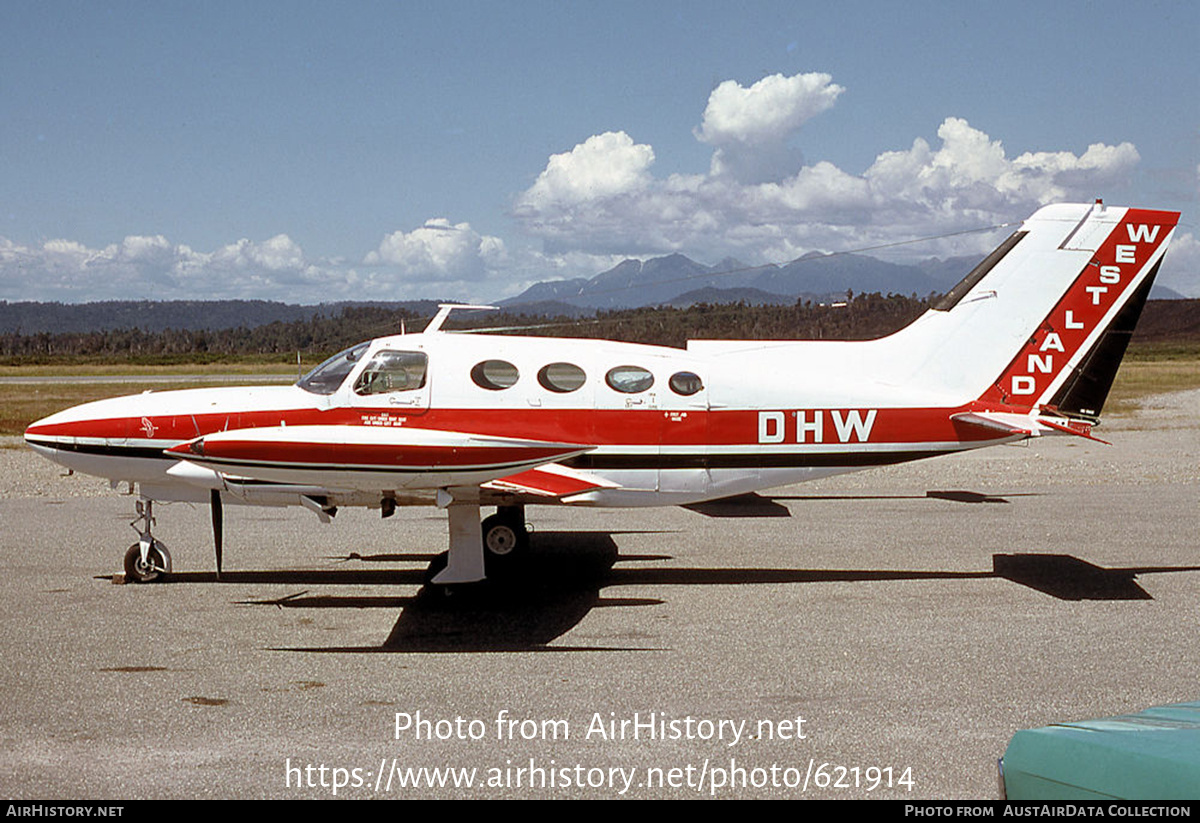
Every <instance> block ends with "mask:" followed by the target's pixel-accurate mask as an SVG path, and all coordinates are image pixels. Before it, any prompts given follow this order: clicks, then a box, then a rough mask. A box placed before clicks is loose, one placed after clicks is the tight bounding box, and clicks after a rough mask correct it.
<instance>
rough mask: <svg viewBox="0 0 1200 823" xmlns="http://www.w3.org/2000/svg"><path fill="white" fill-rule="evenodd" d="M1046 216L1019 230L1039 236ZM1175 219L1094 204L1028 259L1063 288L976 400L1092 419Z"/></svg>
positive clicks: (1105, 394) (1174, 216) (1169, 215)
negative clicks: (1052, 245)
mask: <svg viewBox="0 0 1200 823" xmlns="http://www.w3.org/2000/svg"><path fill="white" fill-rule="evenodd" d="M1045 211H1046V209H1043V210H1042V211H1040V212H1038V214H1036V215H1034V216H1033V217H1032V218H1030V220H1029V221H1027V223H1026V227H1025V228H1026V229H1027V230H1032V231H1038V226H1037V223H1038V221H1039V217H1040V216H1041V215H1042V214H1043V212H1045ZM1178 220H1179V214H1178V212H1166V211H1151V210H1149V209H1125V208H1105V207H1104V206H1103V205H1101V204H1099V203H1097V204H1096V205H1095V206H1093V207H1092V208H1091V209H1089V210H1087V212H1086V213H1085V214H1084V215H1083V217H1082V219H1081V220H1079V222H1078V223H1077V224H1076V225H1075V226H1074V227H1073V228H1070V230H1069V231H1068V232H1067V233H1066V235H1065V237H1063V238H1062V240H1061V242H1060V243H1059V244H1058V246H1057V248H1055V249H1053V250H1051V251H1048V252H1047V253H1046V254H1041V255H1038V256H1037V257H1035V258H1031V259H1030V260H1029V261H1028V262H1027V263H1026V265H1031V266H1034V267H1035V269H1034V272H1033V273H1034V274H1040V272H1038V271H1037V267H1039V266H1040V267H1042V268H1043V269H1044V274H1045V276H1046V278H1047V282H1054V281H1055V280H1058V281H1059V282H1063V283H1065V284H1066V285H1065V288H1062V287H1060V291H1059V294H1058V297H1057V300H1055V302H1054V304H1053V307H1052V308H1051V309H1050V310H1049V312H1048V313H1046V314H1045V315H1044V316H1043V317H1042V318H1041V320H1040V322H1036V323H1035V325H1034V326H1033V327H1032V328H1031V329H1030V330H1029V333H1028V336H1027V338H1026V339H1025V341H1024V342H1023V343H1022V344H1021V345H1020V346H1019V347H1018V349H1017V353H1016V356H1015V357H1012V359H1011V360H1010V361H1009V362H1008V365H1007V366H1006V367H1005V368H1004V369H1003V371H1001V373H1000V375H999V376H998V377H997V378H996V380H995V381H994V383H993V384H992V385H991V386H990V387H989V388H988V389H987V390H986V391H984V392H983V394H982V395H981V396H980V398H979V400H980V401H981V402H982V403H984V404H998V405H1003V406H1005V407H1020V408H1044V409H1049V410H1053V411H1057V412H1059V413H1062V414H1065V415H1068V416H1072V417H1080V418H1084V419H1089V420H1095V419H1096V418H1098V417H1099V415H1100V411H1101V409H1102V408H1103V406H1104V401H1105V398H1107V397H1108V391H1109V389H1110V388H1111V386H1112V382H1113V378H1114V377H1115V376H1116V373H1117V368H1118V366H1120V363H1121V358H1122V357H1123V356H1124V354H1125V349H1126V347H1127V346H1128V344H1129V339H1130V337H1131V336H1132V334H1133V330H1134V327H1135V326H1136V325H1137V320H1138V317H1139V316H1140V315H1141V312H1142V307H1143V306H1144V305H1145V303H1146V298H1147V296H1148V295H1149V293H1150V288H1151V286H1152V284H1153V282H1154V277H1155V275H1156V274H1157V273H1158V267H1159V265H1160V263H1161V262H1162V257H1163V254H1164V252H1165V251H1166V248H1167V244H1168V243H1169V241H1170V237H1171V235H1172V233H1173V231H1174V229H1175V225H1176V223H1177V222H1178ZM1031 224H1032V225H1031ZM1059 230H1060V231H1061V230H1062V227H1061V226H1060V228H1059ZM1064 275H1066V276H1065V277H1064ZM989 279H990V278H989V277H985V278H983V279H982V280H981V281H980V282H979V283H978V286H979V287H983V288H986V287H987V285H988V280H989ZM1014 296H1015V297H1019V295H1014ZM1010 351H1011V350H1010Z"/></svg>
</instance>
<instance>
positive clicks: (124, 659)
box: [0, 393, 1200, 800]
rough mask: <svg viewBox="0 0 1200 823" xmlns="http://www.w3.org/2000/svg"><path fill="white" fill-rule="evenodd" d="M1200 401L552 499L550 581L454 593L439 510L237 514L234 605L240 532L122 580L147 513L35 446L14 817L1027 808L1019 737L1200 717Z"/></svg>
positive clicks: (19, 497)
mask: <svg viewBox="0 0 1200 823" xmlns="http://www.w3.org/2000/svg"><path fill="white" fill-rule="evenodd" d="M1197 401H1200V395H1197V394H1196V393H1190V394H1183V395H1172V396H1169V397H1164V398H1156V399H1154V401H1153V402H1152V403H1151V404H1150V406H1149V408H1147V409H1146V410H1145V411H1144V412H1143V413H1141V414H1139V415H1138V416H1136V417H1133V418H1126V419H1124V420H1118V421H1116V425H1114V426H1109V427H1107V428H1106V429H1105V430H1104V433H1102V436H1105V437H1106V439H1111V440H1113V442H1114V445H1112V446H1103V445H1100V444H1096V443H1091V442H1087V441H1084V440H1082V439H1078V438H1047V439H1045V440H1044V441H1041V442H1037V443H1035V444H1033V445H1031V446H1029V447H1004V448H998V449H992V450H989V451H984V452H979V453H974V454H969V455H961V456H956V457H949V458H939V459H936V460H933V461H928V462H925V463H918V464H912V465H909V466H900V467H893V468H890V469H886V470H877V471H870V472H864V473H860V474H855V475H848V476H844V477H841V478H834V479H832V480H828V481H822V482H819V483H811V484H806V485H801V486H793V487H788V488H784V489H779V490H774V491H771V492H765V493H763V494H762V495H760V496H758V497H757V498H753V499H748V500H742V501H737V502H734V503H726V504H721V505H711V506H708V507H704V511H694V510H685V509H649V510H620V511H603V510H568V509H565V508H552V507H541V508H530V509H529V510H528V520H529V521H530V522H531V523H532V524H533V525H534V527H535V528H536V533H535V535H534V537H533V543H532V547H531V555H530V559H529V562H528V564H527V565H524V566H521V567H518V568H516V569H514V570H513V573H512V576H511V577H509V578H507V579H504V580H497V581H493V582H491V583H489V584H487V585H486V586H483V587H479V588H478V589H477V590H468V591H460V592H457V593H455V594H453V595H451V596H449V597H447V596H445V595H443V594H441V593H440V592H437V591H435V590H433V589H432V588H430V587H427V586H425V585H424V583H423V581H424V579H425V576H426V574H427V572H428V569H429V567H430V563H431V562H433V561H434V558H435V557H436V556H437V554H438V553H439V552H441V551H443V549H444V547H445V542H446V524H445V517H444V515H443V513H441V512H439V511H437V510H434V509H410V510H404V509H402V510H400V511H399V512H398V513H397V514H396V516H395V517H393V518H390V519H388V520H381V519H380V518H379V513H378V512H362V511H344V512H342V513H340V514H339V515H338V516H337V518H336V520H335V521H334V523H333V524H331V525H328V526H322V525H320V524H318V522H317V520H316V518H315V517H314V516H313V515H312V514H310V513H309V512H307V511H303V510H290V509H289V510H284V509H251V508H241V507H233V506H230V507H227V508H226V519H225V536H226V539H225V543H226V545H225V570H226V573H225V575H224V576H223V579H222V580H221V581H220V582H217V581H216V580H215V578H214V575H213V573H212V569H213V559H212V547H211V535H210V533H209V523H208V512H207V510H206V509H205V508H204V507H191V506H187V505H181V504H177V505H172V506H160V507H157V508H156V515H157V518H158V524H157V527H156V535H157V536H158V537H159V538H160V539H162V540H164V541H165V542H166V543H167V545H168V546H169V547H170V548H171V550H172V553H173V555H174V560H175V568H176V572H177V573H176V574H175V575H173V576H172V578H171V580H170V581H168V582H164V583H161V584H153V585H123V586H118V585H114V584H113V583H112V582H111V580H110V577H111V576H112V575H113V574H114V573H116V572H119V571H120V566H121V557H122V555H123V553H124V550H125V549H126V547H128V546H129V544H130V543H131V542H133V541H134V539H135V534H134V532H133V531H132V530H131V529H130V528H129V526H128V525H127V524H128V522H129V521H130V520H132V519H133V499H132V498H129V497H122V496H121V495H119V494H116V493H113V492H111V491H110V490H109V489H108V488H107V485H106V484H105V483H104V482H103V481H100V480H96V479H93V478H85V477H78V476H75V477H68V478H60V477H59V476H58V471H59V470H58V469H57V468H56V467H55V466H52V465H51V464H49V463H47V462H45V461H42V460H40V459H39V458H37V457H36V456H35V455H34V454H32V453H31V452H29V451H27V450H25V449H23V448H19V447H18V448H5V449H0V527H2V529H0V534H2V538H0V539H2V540H3V548H4V553H3V558H4V560H3V568H4V571H5V573H4V575H3V578H2V579H0V615H2V617H3V619H2V621H0V650H2V653H3V666H0V697H2V699H3V701H4V709H3V711H2V712H0V741H2V742H0V794H3V795H4V796H6V797H9V798H40V799H96V798H104V799H116V800H122V799H134V798H192V797H204V798H324V797H333V796H335V792H336V796H337V797H339V798H340V797H348V798H387V797H391V798H401V797H439V798H440V797H537V798H570V797H598V798H609V797H612V798H617V797H661V798H692V797H708V796H717V797H811V798H865V797H879V798H891V799H904V798H914V799H918V798H919V799H955V798H976V799H993V798H995V797H996V796H997V780H996V760H997V758H998V757H1000V756H1001V755H1002V754H1003V752H1004V747H1005V746H1006V744H1007V742H1008V740H1009V738H1010V737H1011V736H1012V734H1013V733H1014V732H1015V731H1017V730H1018V729H1022V728H1027V727H1034V726H1041V725H1046V724H1049V723H1054V722H1058V721H1067V720H1078V719H1084V718H1090V717H1101V716H1107V715H1112V714H1119V713H1126V712H1133V711H1139V710H1141V709H1144V708H1146V707H1148V706H1151V705H1156V704H1163V703H1173V702H1181V701H1192V700H1200V681H1198V680H1197V676H1196V674H1197V672H1198V671H1200V645H1198V644H1197V643H1196V637H1197V629H1198V628H1200V627H1198V623H1200V610H1198V609H1197V602H1198V600H1200V550H1198V546H1197V539H1196V535H1198V534H1200V506H1198V505H1197V504H1198V500H1200V426H1198V425H1197V424H1196V423H1195V421H1194V420H1193V419H1192V416H1191V414H1192V412H1193V411H1194V409H1195V408H1196V406H1197ZM444 769H453V770H455V771H453V772H448V771H443V770H444ZM435 770H436V771H435ZM439 781H444V782H445V784H446V785H438V783H439ZM431 782H432V783H433V784H434V785H430V784H431ZM468 782H470V784H471V785H470V786H467V785H466V784H467V783H468ZM405 783H407V784H408V785H402V784H405ZM413 783H417V784H418V785H415V786H414V785H412V784H413ZM456 783H457V784H456Z"/></svg>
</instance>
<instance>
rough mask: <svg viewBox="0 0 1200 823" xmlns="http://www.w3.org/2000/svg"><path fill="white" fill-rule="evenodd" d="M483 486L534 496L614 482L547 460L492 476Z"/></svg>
mask: <svg viewBox="0 0 1200 823" xmlns="http://www.w3.org/2000/svg"><path fill="white" fill-rule="evenodd" d="M483 488H485V489H490V490H492V491H504V492H520V493H524V494H532V495H536V496H538V497H558V498H565V497H570V496H571V495H576V494H582V493H583V492H589V491H593V490H594V489H615V488H617V484H616V483H610V482H609V481H607V480H604V479H603V478H600V477H597V476H595V475H593V474H588V473H587V472H581V471H578V470H576V469H572V468H570V467H568V466H563V465H561V464H559V463H549V464H547V465H545V466H538V467H537V468H534V469H528V470H526V471H523V472H518V473H516V474H510V475H508V476H507V477H501V478H498V479H496V480H492V481H490V482H488V483H485V484H483Z"/></svg>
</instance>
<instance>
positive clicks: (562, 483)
mask: <svg viewBox="0 0 1200 823" xmlns="http://www.w3.org/2000/svg"><path fill="white" fill-rule="evenodd" d="M1178 219H1179V214H1178V213H1177V212H1166V211H1151V210H1146V209H1133V208H1116V207H1111V206H1108V207H1106V206H1104V205H1103V204H1102V203H1101V202H1100V201H1097V202H1096V203H1095V204H1094V205H1087V204H1083V205H1071V204H1063V205H1053V206H1047V207H1045V208H1042V209H1040V210H1039V211H1038V212H1037V213H1036V214H1034V215H1033V216H1032V217H1030V218H1029V219H1028V220H1027V221H1025V223H1024V224H1023V225H1022V227H1021V229H1020V230H1019V231H1017V232H1016V233H1014V234H1013V235H1012V236H1011V237H1009V238H1008V239H1007V240H1005V241H1004V242H1003V243H1002V244H1001V245H1000V247H999V248H997V249H996V250H995V251H994V252H992V253H991V254H990V255H988V256H987V258H985V259H984V260H983V261H982V262H981V263H980V264H979V265H978V266H976V268H975V269H974V270H973V271H971V272H970V273H969V274H968V275H967V276H966V278H965V279H964V280H963V281H962V282H961V283H959V284H958V285H957V286H955V287H954V288H953V289H952V290H951V291H950V292H949V293H948V294H947V295H946V296H945V297H944V298H943V299H942V300H941V302H939V303H938V304H937V305H936V306H934V307H933V308H932V309H930V310H929V311H928V312H926V313H925V314H924V315H923V316H921V317H920V318H918V319H917V320H916V321H914V322H913V323H912V324H911V325H909V326H908V327H906V328H904V329H902V330H900V331H899V332H896V333H895V334H892V335H890V336H888V337H884V338H881V339H878V340H870V341H863V342H818V341H761V340H754V341H717V340H694V341H690V342H689V343H688V344H687V348H686V349H675V348H665V347H657V346H644V345H635V344H630V343H617V342H611V341H594V340H573V339H551V338H529V337H509V336H496V335H491V336H488V335H482V334H479V335H475V334H452V333H447V332H444V331H442V329H441V327H442V324H443V322H444V321H445V319H446V317H447V316H448V315H449V313H450V312H451V311H453V310H455V309H458V308H472V307H460V306H454V305H447V306H443V307H442V309H441V311H439V313H438V314H437V316H436V317H435V318H434V319H433V321H432V322H431V323H430V324H429V326H428V327H427V328H426V329H425V330H424V331H423V332H421V333H419V334H401V335H397V336H392V337H382V338H379V339H376V340H372V341H369V342H366V343H360V344H358V345H357V346H354V347H352V348H349V349H347V350H345V351H343V352H341V353H340V354H337V355H335V356H334V357H332V358H330V359H329V360H327V361H325V362H324V363H322V364H321V365H320V366H318V367H317V368H315V369H314V370H313V371H311V372H310V373H309V374H308V375H306V376H305V377H303V378H302V379H301V380H300V381H299V382H297V383H296V384H295V385H294V386H287V387H282V386H277V387H261V386H260V387H248V388H207V389H190V390H184V391H168V392H156V393H146V394H139V395H134V396H130V397H119V398H115V399H111V400H101V401H98V402H94V403H87V404H84V405H81V406H76V407H75V408H71V409H67V410H66V411H62V412H59V413H58V414H54V415H51V416H50V417H47V418H45V419H44V420H40V421H38V422H37V423H34V424H33V425H31V426H30V427H29V428H28V429H27V430H26V432H25V440H26V442H28V443H29V445H30V446H32V447H33V448H34V449H35V450H37V451H38V452H39V453H41V454H43V455H45V456H46V457H48V458H50V459H51V460H54V461H56V462H58V463H61V464H63V465H64V466H67V467H69V468H71V469H74V470H77V471H80V472H84V473H87V474H93V475H99V476H101V477H107V478H110V480H112V481H113V485H114V487H115V486H116V485H117V484H118V483H121V482H127V483H129V484H130V488H131V489H132V488H134V487H136V488H137V490H138V493H139V499H138V501H137V511H138V514H139V516H140V517H139V519H138V520H136V521H134V522H135V524H140V525H135V528H136V529H137V530H138V532H139V535H140V536H139V540H138V542H137V543H134V544H133V545H132V546H131V547H130V548H129V551H128V553H127V554H126V556H125V570H126V573H127V575H128V577H129V578H130V579H132V580H136V581H150V580H154V579H157V578H160V577H161V576H163V575H165V574H168V573H170V571H171V557H170V554H169V553H168V551H167V549H166V547H165V546H164V545H163V544H162V543H161V542H160V541H159V540H157V539H155V538H154V536H153V535H152V534H151V527H152V525H153V523H154V518H153V503H154V502H156V501H200V502H208V503H210V504H211V507H212V517H213V533H214V540H215V544H216V560H217V571H218V575H219V574H220V569H221V540H222V520H223V518H222V507H223V504H224V503H226V502H236V503H248V504H254V505H292V504H297V505H301V506H305V507H307V508H308V509H311V510H312V511H313V512H315V513H316V515H317V516H318V517H320V518H321V519H322V520H324V521H328V520H329V518H330V517H332V516H333V515H334V513H335V512H336V511H337V509H338V508H339V507H342V506H369V507H374V508H379V509H380V510H381V511H382V514H383V516H384V517H388V516H389V515H391V514H393V513H394V511H395V509H396V507H397V506H403V505H415V504H428V503H435V504H436V505H438V506H440V507H442V508H445V509H446V510H447V511H448V513H449V526H450V529H449V530H450V540H449V554H448V559H447V564H446V567H445V568H444V569H443V570H442V571H441V572H440V573H438V574H437V575H436V576H435V577H434V579H433V580H434V582H435V583H439V584H456V583H469V582H474V581H479V580H483V579H484V578H485V576H486V574H487V570H488V568H489V566H490V565H491V564H492V563H496V562H502V561H503V559H504V558H506V557H508V556H510V555H513V554H514V553H519V552H520V551H521V549H522V548H523V547H524V546H525V544H526V543H527V540H528V533H527V531H526V526H525V506H526V505H529V504H535V503H553V504H561V505H574V506H613V507H621V506H674V505H686V504H692V503H698V502H702V501H706V500H713V499H717V498H722V497H730V496H733V495H739V494H744V493H746V492H752V491H757V490H761V489H767V488H771V487H775V486H783V485H787V484H791V483H796V482H799V481H804V480H813V479H816V478H821V477H828V476H830V475H834V474H839V473H843V472H850V471H856V470H859V469H865V468H870V467H873V466H882V465H887V464H891V463H901V462H905V461H908V460H917V459H921V458H925V457H934V456H937V455H944V454H949V453H953V452H959V451H965V450H967V449H977V448H980V447H983V446H994V445H997V444H1001V443H1011V442H1014V441H1018V440H1025V439H1027V438H1033V437H1039V436H1042V435H1075V436H1080V437H1086V438H1092V428H1093V427H1094V426H1095V425H1096V423H1097V422H1098V421H1099V415H1100V410H1101V407H1102V406H1103V405H1104V401H1105V398H1106V397H1107V395H1108V390H1109V387H1110V386H1111V384H1112V381H1113V377H1114V376H1115V374H1116V371H1117V367H1118V365H1119V364H1120V361H1121V358H1122V356H1123V355H1124V353H1125V347H1126V345H1127V343H1128V341H1129V337H1130V335H1131V334H1132V332H1133V329H1134V325H1135V324H1136V322H1137V318H1138V316H1139V314H1140V313H1141V310H1142V306H1143V304H1144V303H1145V301H1146V296H1147V294H1148V293H1149V291H1150V287H1151V284H1152V282H1153V280H1154V277H1155V274H1156V273H1157V271H1158V267H1159V265H1160V263H1161V262H1162V258H1163V254H1164V252H1165V251H1166V248H1167V244H1168V243H1169V242H1170V239H1171V236H1172V234H1173V233H1174V229H1175V225H1176V223H1177V221H1178ZM1093 439H1094V438H1093ZM483 506H489V507H490V506H494V507H496V513H495V514H492V515H491V516H489V517H488V518H487V519H485V520H483V523H482V527H481V525H480V508H481V507H483Z"/></svg>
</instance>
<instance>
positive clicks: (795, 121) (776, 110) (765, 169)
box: [695, 72, 844, 183]
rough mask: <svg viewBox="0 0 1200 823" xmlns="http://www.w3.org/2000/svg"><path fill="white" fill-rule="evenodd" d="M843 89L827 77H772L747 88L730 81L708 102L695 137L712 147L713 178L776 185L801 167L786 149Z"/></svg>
mask: <svg viewBox="0 0 1200 823" xmlns="http://www.w3.org/2000/svg"><path fill="white" fill-rule="evenodd" d="M843 91H844V89H843V88H842V87H841V86H839V85H836V84H835V83H834V82H833V78H832V77H831V76H830V75H828V74H821V73H819V72H813V73H810V74H796V75H793V76H791V77H784V76H783V75H782V74H773V75H771V76H770V77H764V78H763V79H762V80H759V81H758V82H757V83H755V84H754V85H752V86H750V87H749V88H747V87H744V86H742V85H741V84H739V83H737V82H736V81H734V80H726V81H725V82H724V83H721V84H720V85H718V86H717V87H716V88H715V89H714V90H713V92H712V94H710V95H709V97H708V105H707V106H706V107H705V109H704V118H703V120H702V121H701V123H700V127H699V128H697V129H696V131H695V135H696V138H697V139H698V140H700V141H701V142H703V143H707V144H708V145H710V146H714V147H715V148H716V151H715V152H713V158H712V164H711V173H712V174H713V175H714V176H721V175H728V176H731V177H733V178H734V179H736V180H738V181H740V182H742V183H761V182H765V181H768V180H778V179H779V178H780V177H781V176H783V175H785V174H791V173H794V172H795V171H796V170H798V169H799V168H800V165H801V164H802V163H803V155H802V154H801V153H800V150H799V149H797V148H795V147H794V146H792V145H791V144H790V141H791V139H792V138H793V137H794V136H795V135H796V133H797V132H798V131H799V129H800V126H801V125H803V124H804V123H805V122H806V121H808V120H810V119H812V118H813V117H814V116H816V115H818V114H820V113H821V112H823V111H825V110H826V109H828V108H830V107H831V106H832V105H833V104H834V102H835V101H836V100H837V98H838V95H840V94H841V93H842V92H843Z"/></svg>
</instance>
